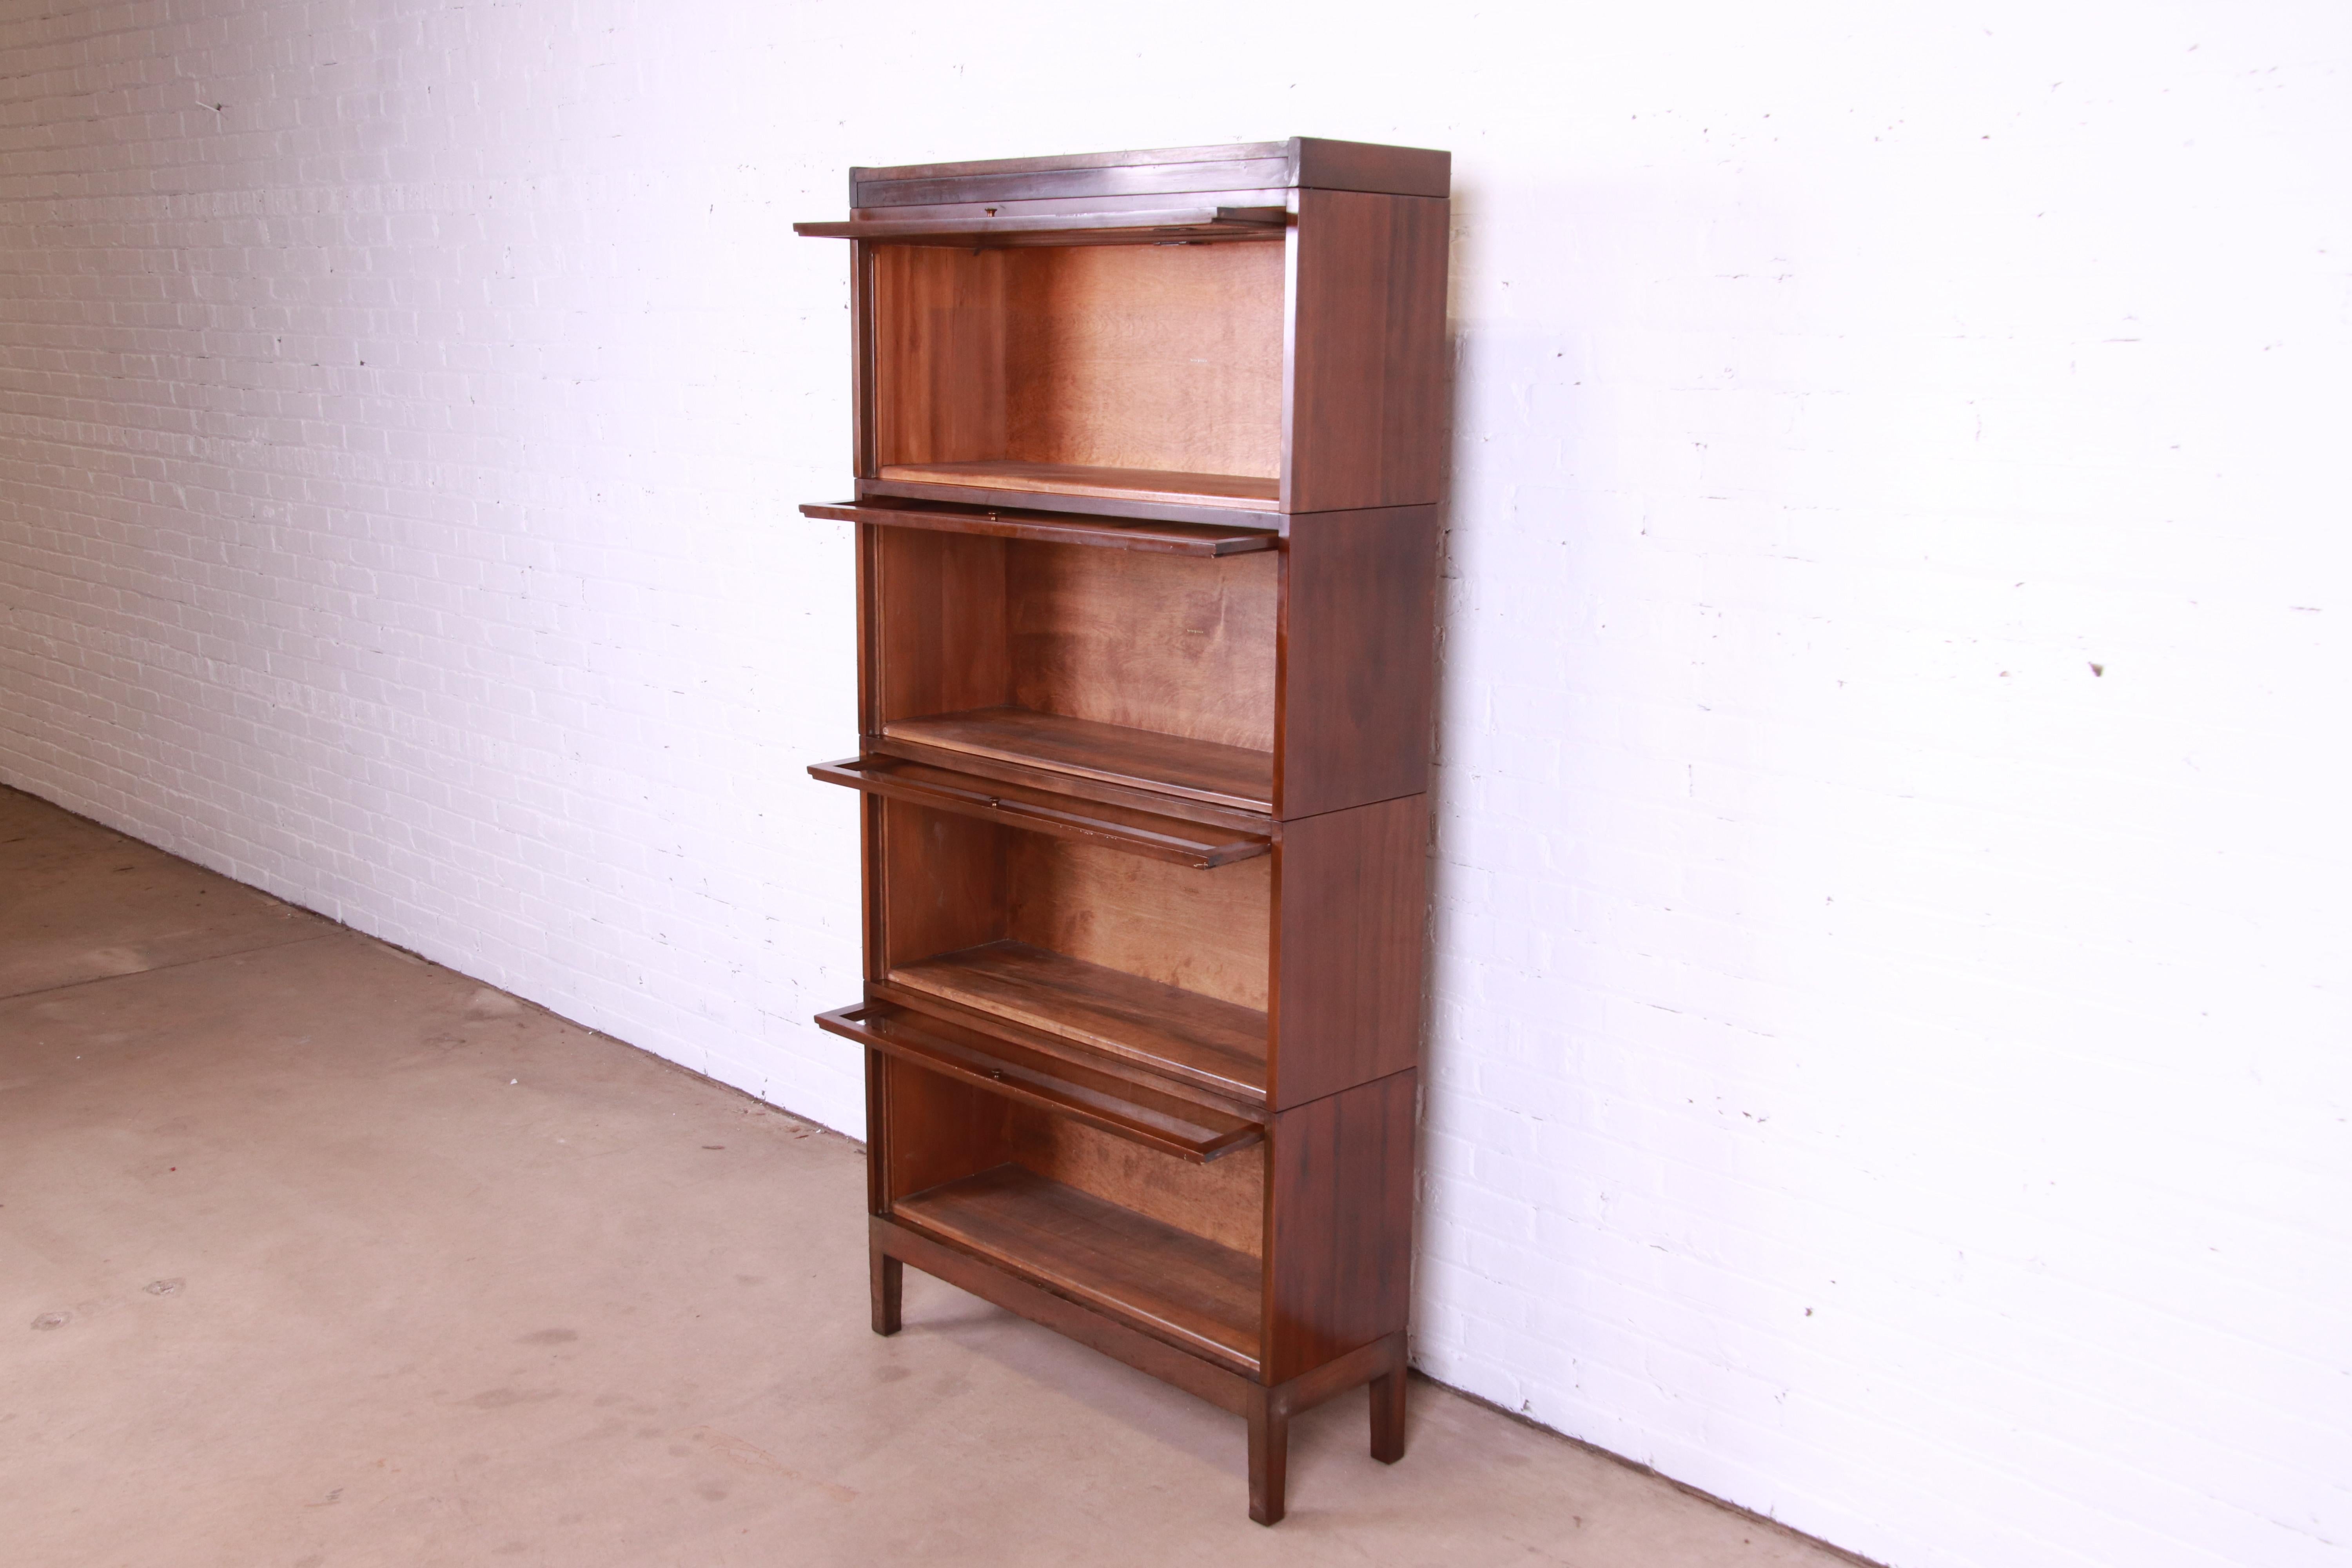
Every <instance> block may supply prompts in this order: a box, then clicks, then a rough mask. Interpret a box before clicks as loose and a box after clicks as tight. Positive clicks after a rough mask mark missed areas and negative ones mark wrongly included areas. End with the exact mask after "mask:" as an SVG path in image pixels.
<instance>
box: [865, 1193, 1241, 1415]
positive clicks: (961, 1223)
mask: <svg viewBox="0 0 2352 1568" xmlns="http://www.w3.org/2000/svg"><path fill="white" fill-rule="evenodd" d="M891 1213H892V1215H894V1216H895V1217H896V1218H897V1219H898V1220H899V1221H900V1222H901V1223H903V1224H908V1225H910V1226H914V1227H915V1228H917V1229H919V1230H923V1231H927V1232H929V1233H930V1234H931V1235H933V1236H936V1237H940V1238H941V1239H942V1240H946V1241H950V1242H953V1243H955V1244H957V1245H959V1246H961V1247H965V1248H967V1249H969V1250H970V1251H972V1252H975V1253H977V1254H979V1255H980V1256H981V1257H982V1258H987V1259H988V1260H989V1261H990V1262H992V1263H995V1264H998V1265H1000V1266H1001V1267H1003V1268H1006V1269H1008V1270H1009V1271H1011V1272H1013V1273H1014V1274H1018V1275H1021V1276H1024V1277H1025V1278H1027V1279H1032V1280H1034V1281H1035V1282H1036V1283H1038V1284H1040V1285H1043V1286H1045V1288H1046V1289H1050V1290H1053V1291H1055V1293H1057V1294H1059V1295H1063V1296H1067V1297H1069V1298H1070V1299H1071V1300H1077V1301H1084V1302H1086V1303H1087V1304H1088V1305H1090V1306H1094V1307H1098V1308H1101V1309H1103V1310H1107V1311H1108V1312H1110V1313H1112V1314H1113V1315H1115V1316H1118V1317H1120V1318H1124V1319H1126V1320H1128V1321H1130V1322H1132V1323H1134V1324H1135V1325H1136V1326H1137V1327H1139V1328H1141V1329H1143V1330H1144V1331H1146V1332H1149V1333H1151V1334H1154V1335H1156V1336H1158V1337H1159V1338H1161V1339H1164V1340H1167V1341H1170V1342H1172V1343H1174V1344H1176V1345H1178V1346H1180V1347H1181V1348H1183V1349H1185V1350H1190V1351H1192V1352H1195V1353H1199V1354H1206V1355H1211V1356H1214V1357H1215V1358H1216V1359H1218V1360H1219V1361H1222V1362H1224V1363H1227V1364H1229V1365H1232V1366H1234V1368H1235V1369H1236V1370H1239V1371H1242V1372H1244V1373H1251V1374H1255V1373H1256V1371H1257V1363H1258V1345H1259V1336H1258V1319H1259V1313H1260V1310H1261V1307H1260V1300H1259V1297H1260V1281H1261V1279H1262V1278H1263V1273H1264V1271H1263V1270H1262V1269H1261V1268H1260V1267H1259V1265H1258V1260H1257V1259H1256V1258H1252V1257H1251V1256H1250V1255H1249V1254H1247V1253H1245V1252H1237V1251H1235V1250H1234V1248H1232V1247H1221V1246H1219V1245H1218V1244H1217V1243H1215V1242H1213V1241H1207V1240H1203V1239H1202V1237H1197V1236H1194V1235H1192V1234H1191V1233H1190V1232H1188V1231H1181V1230H1178V1229H1177V1228H1176V1227H1175V1226H1171V1225H1163V1224H1162V1223H1160V1221H1159V1220H1156V1219H1150V1218H1148V1217H1146V1216H1145V1215H1139V1214H1137V1213H1136V1212H1135V1211H1134V1210H1132V1209H1127V1208H1121V1207H1120V1206H1119V1205H1117V1204H1114V1203H1109V1202H1106V1201H1105V1200H1104V1199H1101V1198H1098V1197H1096V1196H1094V1195H1093V1194H1090V1193H1082V1192H1080V1191H1078V1190H1077V1189H1076V1187H1070V1186H1065V1185H1063V1184H1061V1183H1059V1182H1056V1181H1053V1180H1051V1179H1049V1178H1047V1177H1045V1176H1040V1175H1038V1174H1036V1173H1034V1172H1032V1171H1028V1170H1024V1168H1023V1167H1021V1166H1019V1165H999V1166H997V1167H996V1168H995V1169H994V1170H991V1171H982V1173H980V1174H978V1175H976V1176H966V1177H964V1178H963V1179H962V1180H961V1181H955V1182H950V1183H947V1184H944V1185H942V1186H937V1187H933V1188H931V1189H930V1190H929V1191H928V1192H924V1193H919V1194H916V1195H915V1196H913V1197H910V1198H900V1199H899V1200H898V1202H897V1203H895V1204H893V1205H891Z"/></svg>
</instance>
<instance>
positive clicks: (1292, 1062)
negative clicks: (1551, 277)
mask: <svg viewBox="0 0 2352 1568" xmlns="http://www.w3.org/2000/svg"><path fill="white" fill-rule="evenodd" d="M1447 163H1448V160H1447V157H1446V155H1445V154H1444V153H1430V152H1423V151H1418V150H1413V149H1407V148H1388V147H1371V146H1365V145H1361V144H1357V143H1349V142H1322V141H1316V140H1312V139H1297V140H1294V141H1291V142H1269V143H1258V144H1252V145H1245V146H1239V147H1213V148H1187V149H1177V150H1170V151H1159V152H1148V153H1099V154H1088V155H1084V156H1077V157H1068V158H1045V159H1022V160H1012V161H1000V162H993V163H955V164H940V165H929V166H919V167H906V168H890V169H858V170H853V171H852V172H851V178H850V186H851V197H850V205H851V208H852V214H851V216H850V218H849V219H848V221H846V222H838V223H818V224H803V225H801V226H800V229H801V232H803V234H811V235H819V236H825V237H842V238H846V239H848V240H849V241H850V242H851V271H852V289H853V301H854V315H855V321H856V356H855V371H854V389H855V403H856V454H855V462H856V497H855V499H853V500H845V501H838V502H831V503H826V504H822V505H811V506H806V507H803V509H802V510H803V511H805V512H807V513H808V514H809V515H811V516H813V517H822V518H832V519H837V520H841V521H847V522H851V523H854V524H855V525H856V530H855V534H856V548H857V583H858V637H859V650H858V652H859V658H858V682H859V690H858V711H859V727H860V730H861V736H860V747H859V752H858V754H857V755H856V757H853V758H849V759H845V760H844V761H841V762H837V763H823V764H820V765H818V766H816V767H814V768H812V769H811V770H810V771H811V772H812V773H814V775H815V776H816V777H818V778H820V779H823V780H825V781H827V782H830V783H834V784H843V785H846V786H848V787H849V788H852V789H855V790H857V791H859V792H860V793H861V795H862V797H863V801H864V806H863V810H864V822H863V829H864V837H863V842H864V847H865V848H864V864H865V876H866V896H865V910H866V938H865V945H866V986H865V995H864V997H863V999H862V1000H861V1001H860V1002H859V1003H858V1004H857V1005H854V1006H850V1007H845V1008H842V1009H840V1010H838V1011H836V1012H833V1013H828V1014H825V1015H824V1016H822V1017H821V1018H820V1019H819V1020H818V1021H819V1022H820V1023H821V1024H822V1025H823V1026H824V1027H825V1028H827V1029H830V1030H832V1031H833V1032H835V1033H836V1034H839V1035H842V1036H845V1037H848V1038H850V1039H853V1040H856V1042H858V1043H859V1044H860V1045H861V1046H862V1047H865V1050H866V1064H867V1066H866V1084H867V1125H868V1149H869V1180H868V1200H869V1203H868V1206H869V1209H870V1211H871V1216H872V1218H871V1225H872V1256H873V1279H872V1291H873V1310H874V1326H875V1329H876V1331H877V1332H880V1333H886V1334H887V1333H891V1332H895V1331H897V1330H898V1325H899V1317H900V1305H899V1300H900V1280H901V1277H902V1275H901V1270H902V1269H903V1268H904V1266H905V1265H906V1264H908V1263H912V1264H914V1265H915V1266H916V1267H917V1268H921V1269H924V1270H926V1271H927V1272H929V1273H932V1274H935V1275H937V1276H939V1277H940V1278H942V1279H948V1280H950V1281H951V1282H953V1283H955V1284H957V1285H959V1286H961V1287H963V1288H964V1289H968V1290H971V1291H972V1292H973V1293H975V1294H977V1295H980V1296H982V1297H985V1298H987V1299H988V1300H992V1301H996V1302H998V1303H1000V1304H1002V1305H1003V1306H1006V1307H1009V1308H1011V1309H1012V1310H1014V1311H1017V1312H1020V1313H1023V1314H1024V1315H1026V1316H1028V1317H1030V1318H1032V1319H1034V1320H1035V1321H1039V1322H1042V1323H1045V1324H1046V1325H1048V1326H1050V1327H1053V1328H1055V1329H1057V1330H1059V1331H1062V1332H1064V1333H1066V1334H1068V1335H1070V1336H1072V1337H1073V1338H1076V1339H1078V1340H1080V1341H1082V1342H1085V1343H1087V1344H1089V1345H1092V1346H1094V1347H1096V1348H1097V1349H1099V1350H1102V1351H1104V1352H1108V1353H1109V1354H1111V1355H1114V1356H1117V1357H1118V1358H1120V1359H1122V1360H1124V1361H1127V1362H1129V1363H1131V1364H1133V1365H1136V1366H1139V1367H1141V1368H1142V1369H1143V1370H1145V1371H1147V1372H1150V1373H1154V1374H1156V1375H1158V1376H1160V1377H1163V1378H1166V1379H1168V1380H1169V1381H1171V1382H1173V1383H1175V1384H1179V1385H1180V1386H1182V1387H1184V1388H1187V1389H1190V1390H1192V1392H1194V1393H1196V1394H1201V1395H1202V1396H1203V1397H1205V1398H1208V1399H1211V1400H1213V1401H1215V1402H1217V1403H1218V1404H1221V1405H1224V1406H1225V1407H1226V1408H1228V1409H1231V1410H1233V1411H1234V1412H1236V1413H1237V1414H1240V1415H1244V1416H1245V1417H1247V1422H1248V1430H1249V1474H1250V1511H1251V1516H1252V1517H1253V1518H1255V1519H1257V1520H1258V1521H1261V1522H1263V1523H1269V1524H1270V1523H1272V1522H1274V1521H1276V1520H1277V1519H1279V1518H1280V1517H1281V1516H1282V1512H1283V1506H1284V1499H1283V1492H1284V1486H1283V1471H1284V1456H1285V1451H1286V1423H1287V1420H1288V1418H1289V1416H1290V1415H1292V1414H1293V1413H1294V1412H1296V1411H1297V1410H1299V1409H1302V1408H1305V1407H1306V1406H1307V1405H1312V1404H1314V1403H1316V1402H1318V1400H1321V1399H1324V1398H1328V1397H1329V1396H1330V1395H1332V1394H1336V1393H1339V1392H1340V1391H1342V1390H1344V1389H1348V1388H1351V1387H1354V1386H1355V1385H1357V1384H1365V1383H1369V1384H1371V1387H1372V1414H1371V1423H1372V1445H1371V1446H1372V1452H1373V1455H1374V1456H1375V1457H1376V1458H1381V1459H1384V1460H1393V1459H1395V1458H1398V1457H1399V1456H1400V1455H1402V1452H1403V1439H1404V1389H1405V1377H1404V1373H1405V1359H1404V1345H1405V1328H1406V1316H1407V1308H1408V1301H1409V1297H1410V1277H1411V1241H1412V1192H1413V1161H1412V1134H1413V1127H1414V1122H1415V1106H1416V1083H1417V1078H1416V1072H1417V1065H1418V1060H1419V1051H1420V1037H1421V1018H1422V965H1423V943H1424V939H1425V922H1426V917H1425V891H1424V889H1425V863H1426V842H1427V836H1428V828H1427V822H1428V813H1427V803H1426V797H1425V794H1424V791H1425V789H1426V784H1427V758H1428V751H1429V725H1430V701H1431V683H1432V643H1433V613H1434V580H1435V549H1436V505H1435V503H1436V502H1437V500H1439V494H1440V489H1441V485H1442V475H1443V458H1444V447H1443V438H1444V358H1445V355H1444V344H1445V338H1444V315H1445V262H1446V200H1445V194H1446V184H1447Z"/></svg>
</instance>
